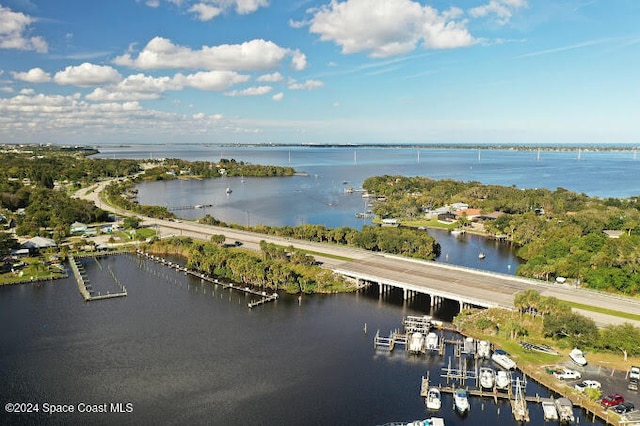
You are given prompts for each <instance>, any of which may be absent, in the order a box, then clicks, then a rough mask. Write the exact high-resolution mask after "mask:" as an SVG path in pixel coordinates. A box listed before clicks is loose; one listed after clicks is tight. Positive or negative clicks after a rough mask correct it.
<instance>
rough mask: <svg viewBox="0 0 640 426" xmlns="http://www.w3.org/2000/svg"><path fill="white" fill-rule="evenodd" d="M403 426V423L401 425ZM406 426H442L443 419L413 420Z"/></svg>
mask: <svg viewBox="0 0 640 426" xmlns="http://www.w3.org/2000/svg"><path fill="white" fill-rule="evenodd" d="M402 426H404V423H402ZM406 426H444V419H443V418H440V417H431V418H430V419H424V420H415V421H413V422H411V423H407V425H406Z"/></svg>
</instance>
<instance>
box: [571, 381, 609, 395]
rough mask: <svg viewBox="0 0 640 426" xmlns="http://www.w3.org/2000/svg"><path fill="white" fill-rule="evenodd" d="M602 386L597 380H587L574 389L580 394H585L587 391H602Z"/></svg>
mask: <svg viewBox="0 0 640 426" xmlns="http://www.w3.org/2000/svg"><path fill="white" fill-rule="evenodd" d="M601 386H602V385H601V384H600V382H599V381H597V380H585V381H583V382H580V383H578V384H576V385H575V386H574V387H575V388H576V390H577V391H578V392H584V391H585V389H600V387H601Z"/></svg>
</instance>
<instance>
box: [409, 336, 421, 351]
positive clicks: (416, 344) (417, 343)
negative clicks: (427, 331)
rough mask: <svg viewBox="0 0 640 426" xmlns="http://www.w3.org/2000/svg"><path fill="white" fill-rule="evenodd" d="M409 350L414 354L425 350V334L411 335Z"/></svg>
mask: <svg viewBox="0 0 640 426" xmlns="http://www.w3.org/2000/svg"><path fill="white" fill-rule="evenodd" d="M409 352H411V353H413V354H417V353H422V352H424V335H423V334H422V333H417V332H416V333H413V334H412V335H411V336H410V337H409Z"/></svg>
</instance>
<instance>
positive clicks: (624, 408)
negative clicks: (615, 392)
mask: <svg viewBox="0 0 640 426" xmlns="http://www.w3.org/2000/svg"><path fill="white" fill-rule="evenodd" d="M635 408H636V406H635V405H633V403H631V402H629V401H626V402H623V403H622V404H618V405H616V406H615V407H613V411H615V412H616V413H618V414H625V413H628V412H630V411H633V410H634V409H635Z"/></svg>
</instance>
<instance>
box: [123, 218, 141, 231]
mask: <svg viewBox="0 0 640 426" xmlns="http://www.w3.org/2000/svg"><path fill="white" fill-rule="evenodd" d="M122 225H123V226H124V228H125V229H137V228H138V227H139V226H140V219H139V218H138V217H136V216H127V217H125V218H124V220H123V221H122Z"/></svg>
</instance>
